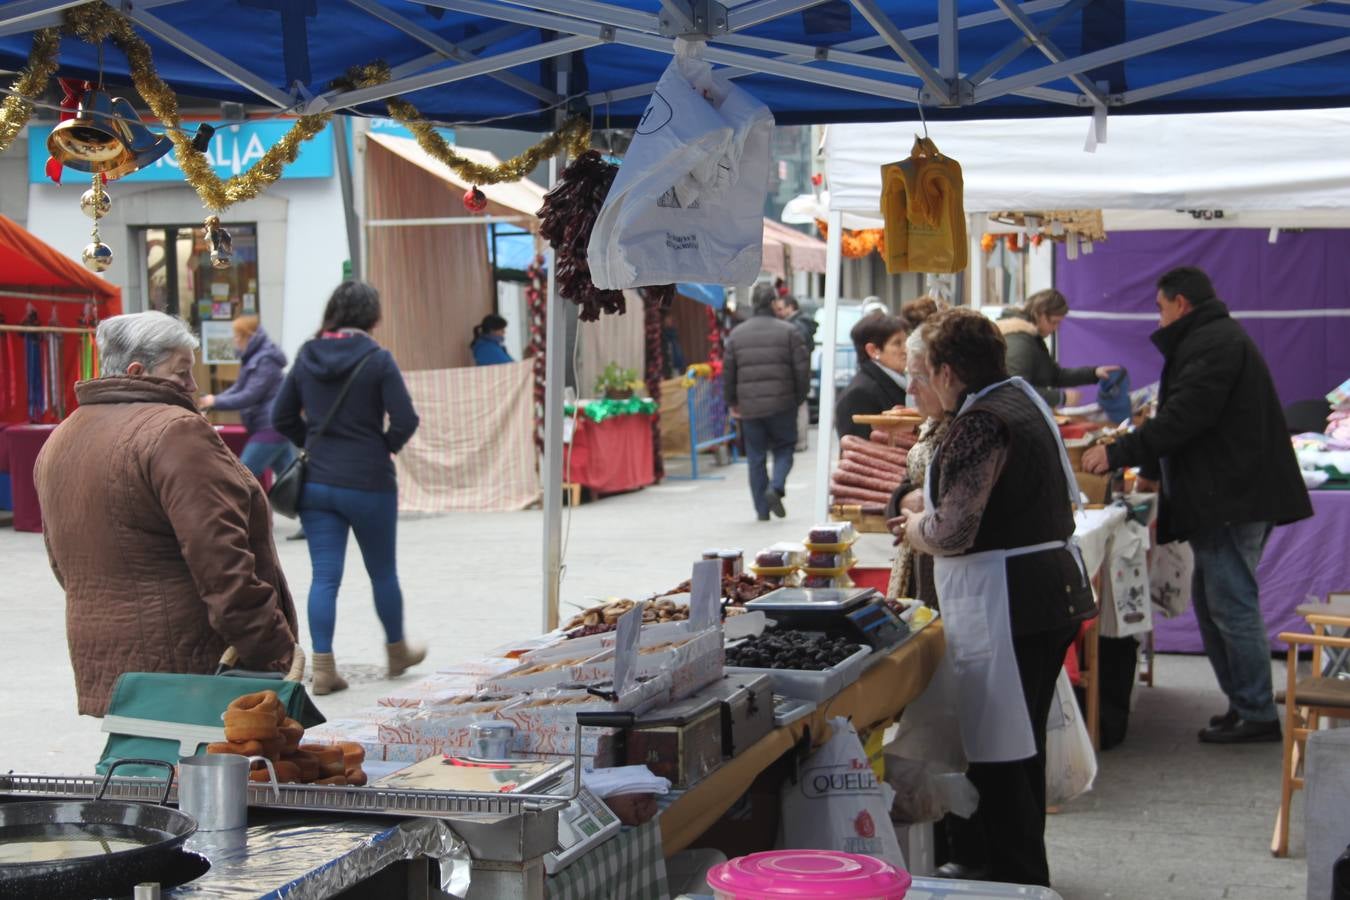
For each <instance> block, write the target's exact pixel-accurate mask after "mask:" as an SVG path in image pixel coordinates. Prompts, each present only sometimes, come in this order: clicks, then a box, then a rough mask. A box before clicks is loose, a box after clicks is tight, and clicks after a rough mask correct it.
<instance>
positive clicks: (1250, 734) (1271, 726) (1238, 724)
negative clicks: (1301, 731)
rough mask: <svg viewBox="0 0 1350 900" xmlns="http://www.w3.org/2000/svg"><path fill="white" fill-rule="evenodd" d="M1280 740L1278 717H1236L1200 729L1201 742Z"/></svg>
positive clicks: (1272, 741) (1242, 742) (1256, 742)
mask: <svg viewBox="0 0 1350 900" xmlns="http://www.w3.org/2000/svg"><path fill="white" fill-rule="evenodd" d="M1282 740H1284V736H1283V734H1281V732H1280V720H1279V719H1271V720H1270V721H1268V722H1250V721H1248V720H1246V719H1238V720H1236V721H1235V722H1234V723H1233V724H1231V725H1211V726H1210V727H1209V728H1204V729H1201V731H1200V742H1201V743H1202V744H1273V743H1275V742H1277V741H1282Z"/></svg>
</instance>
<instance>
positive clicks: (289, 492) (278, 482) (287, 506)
mask: <svg viewBox="0 0 1350 900" xmlns="http://www.w3.org/2000/svg"><path fill="white" fill-rule="evenodd" d="M375 353H376V351H375V350H372V351H370V352H369V353H367V354H366V355H365V356H363V357H361V361H360V362H358V363H357V364H356V368H354V369H352V374H350V375H348V376H347V381H346V382H345V383H344V384H343V385H342V390H341V391H340V392H339V393H338V395H337V400H335V401H334V402H333V408H332V409H330V410H328V415H326V416H324V419H323V424H322V425H320V426H319V430H318V431H316V432H315V433H314V437H313V438H311V439H310V440H308V441H306V442H305V446H303V447H301V448H300V452H299V453H297V454H296V455H295V459H293V460H291V464H290V465H289V466H287V467H286V468H285V469H283V470H282V472H281V474H280V475H278V476H277V477H276V479H275V480H274V481H273V482H272V490H270V491H268V492H267V498H268V499H269V500H271V501H272V509H274V510H276V511H277V512H279V513H281V514H282V515H283V516H285V517H286V518H288V519H294V518H296V517H297V516H299V515H300V493H301V491H303V490H304V487H305V469H306V468H307V467H308V465H309V448H310V447H311V446H313V443H314V441H317V440H318V439H319V438H321V437H323V434H324V432H325V431H327V430H328V426H329V425H331V424H332V422H333V416H335V415H337V411H338V409H339V408H340V407H341V406H342V401H343V400H346V399H347V392H348V391H349V390H350V389H351V386H352V382H353V381H355V380H356V376H357V375H359V374H360V372H361V369H362V368H364V367H365V364H366V363H367V362H368V361H369V360H370V358H371V357H372V356H374V355H375Z"/></svg>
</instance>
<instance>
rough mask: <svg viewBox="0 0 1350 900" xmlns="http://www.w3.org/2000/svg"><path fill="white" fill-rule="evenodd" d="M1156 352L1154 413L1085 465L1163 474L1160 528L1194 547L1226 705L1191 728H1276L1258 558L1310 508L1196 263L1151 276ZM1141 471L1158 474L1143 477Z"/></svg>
mask: <svg viewBox="0 0 1350 900" xmlns="http://www.w3.org/2000/svg"><path fill="white" fill-rule="evenodd" d="M1157 303H1158V310H1159V314H1160V319H1161V323H1162V327H1161V328H1159V329H1158V330H1157V331H1155V332H1154V333H1153V337H1152V340H1153V343H1154V345H1155V346H1157V348H1158V349H1159V350H1161V351H1162V354H1163V356H1164V358H1165V361H1164V364H1163V373H1162V384H1161V392H1160V394H1159V405H1158V415H1157V416H1156V417H1155V418H1153V419H1152V420H1150V421H1148V422H1145V423H1144V424H1143V425H1142V426H1140V428H1139V429H1138V430H1137V431H1135V432H1133V433H1132V434H1127V435H1125V436H1123V437H1122V438H1120V440H1118V441H1117V442H1116V443H1115V444H1112V445H1110V446H1109V447H1102V446H1097V447H1093V448H1091V449H1090V450H1089V451H1088V452H1087V453H1086V454H1084V456H1083V468H1084V469H1086V470H1087V471H1089V472H1097V473H1103V472H1106V471H1108V470H1110V469H1114V468H1121V467H1124V466H1139V467H1140V480H1141V483H1142V484H1144V485H1145V487H1151V488H1154V489H1156V482H1157V481H1158V480H1159V479H1161V482H1162V500H1161V504H1160V506H1159V514H1158V540H1159V541H1160V542H1162V543H1166V542H1168V541H1176V540H1186V541H1189V542H1190V544H1191V549H1192V550H1194V551H1195V578H1194V581H1193V585H1192V596H1193V597H1194V601H1195V617H1196V620H1197V621H1198V622H1199V624H1200V634H1201V637H1202V638H1203V640H1204V644H1205V654H1206V655H1207V656H1208V657H1209V661H1210V664H1211V665H1212V666H1213V667H1214V674H1215V675H1216V676H1217V678H1218V681H1219V687H1220V688H1222V689H1223V692H1224V693H1225V694H1227V695H1228V711H1227V712H1226V713H1225V714H1224V715H1222V716H1215V717H1214V718H1213V719H1211V720H1210V725H1209V727H1208V728H1205V729H1203V730H1202V731H1201V732H1200V740H1202V741H1205V742H1207V743H1216V744H1234V743H1245V742H1251V741H1278V740H1280V721H1279V716H1278V713H1277V712H1276V709H1275V700H1274V695H1273V693H1272V690H1271V676H1270V643H1269V640H1268V639H1267V637H1266V626H1265V621H1264V620H1263V618H1262V616H1261V603H1260V597H1259V594H1258V588H1257V582H1256V566H1257V563H1259V562H1260V560H1261V552H1262V550H1263V549H1264V548H1265V544H1266V539H1267V538H1268V537H1270V531H1271V529H1272V528H1273V527H1274V526H1276V525H1284V524H1287V523H1289V522H1294V521H1297V520H1299V519H1306V518H1308V517H1309V516H1311V515H1312V504H1311V503H1310V502H1309V501H1308V491H1307V489H1306V488H1305V487H1304V485H1303V477H1302V475H1300V473H1299V467H1298V460H1297V459H1296V458H1295V456H1294V451H1293V447H1292V446H1291V445H1290V443H1289V432H1288V431H1287V430H1286V428H1285V422H1284V413H1283V412H1282V411H1281V409H1280V401H1279V397H1278V396H1277V395H1276V393H1275V384H1274V382H1273V381H1272V380H1271V377H1270V370H1269V369H1267V368H1266V362H1265V360H1264V359H1262V357H1261V352H1260V351H1259V350H1257V348H1256V344H1254V343H1253V342H1252V339H1251V338H1250V337H1248V336H1247V333H1246V332H1245V331H1244V330H1243V329H1242V326H1241V325H1239V324H1238V323H1237V322H1236V321H1234V320H1233V318H1232V317H1231V316H1229V314H1228V307H1226V306H1225V305H1224V304H1223V303H1222V302H1221V301H1220V300H1219V299H1218V298H1217V297H1216V296H1215V295H1214V286H1213V285H1212V284H1211V283H1210V280H1209V277H1208V276H1207V275H1206V274H1205V273H1204V272H1202V271H1200V270H1199V269H1195V268H1190V267H1184V268H1180V269H1173V270H1172V271H1170V272H1168V273H1167V274H1166V275H1164V276H1163V277H1162V278H1160V279H1159V280H1158V297H1157ZM1149 482H1155V483H1154V484H1149Z"/></svg>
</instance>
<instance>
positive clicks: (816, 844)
mask: <svg viewBox="0 0 1350 900" xmlns="http://www.w3.org/2000/svg"><path fill="white" fill-rule="evenodd" d="M830 729H831V732H832V733H831V735H830V739H829V741H827V742H826V743H825V745H824V746H822V747H821V748H820V749H819V750H816V751H815V752H814V753H812V754H811V756H810V757H809V758H808V759H807V760H806V762H805V763H804V764H803V765H802V767H801V771H800V773H799V775H798V777H797V780H796V782H795V783H794V782H791V781H789V782H788V783H787V784H786V785H784V786H783V793H782V801H783V817H782V835H781V837H780V840H779V846H781V847H783V848H789V849H794V850H842V851H844V852H845V853H861V854H864V855H867V856H875V857H877V858H879V859H884V860H886V861H887V862H889V863H891V864H892V865H896V866H900V867H901V868H904V866H905V857H904V854H903V853H901V851H900V842H899V841H898V840H897V839H896V836H895V828H894V827H893V826H892V825H891V816H890V807H891V802H892V800H893V799H894V793H893V791H892V790H891V789H890V786H889V785H886V784H883V783H882V782H879V781H877V777H876V774H875V773H874V772H873V771H872V766H871V765H870V764H869V762H868V760H867V753H866V752H865V751H864V750H863V746H862V742H861V741H860V740H858V733H857V732H856V731H854V730H853V726H852V725H851V724H850V723H849V721H848V719H845V718H835V719H831V720H830Z"/></svg>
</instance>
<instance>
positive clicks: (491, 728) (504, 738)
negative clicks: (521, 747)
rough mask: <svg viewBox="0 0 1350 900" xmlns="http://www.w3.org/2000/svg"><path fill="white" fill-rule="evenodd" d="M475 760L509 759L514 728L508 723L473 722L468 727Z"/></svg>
mask: <svg viewBox="0 0 1350 900" xmlns="http://www.w3.org/2000/svg"><path fill="white" fill-rule="evenodd" d="M469 734H470V736H471V737H472V739H473V755H474V758H475V759H510V758H511V743H512V742H513V740H514V739H515V736H516V726H514V725H512V724H511V723H510V722H474V723H473V724H472V725H470V726H469Z"/></svg>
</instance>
